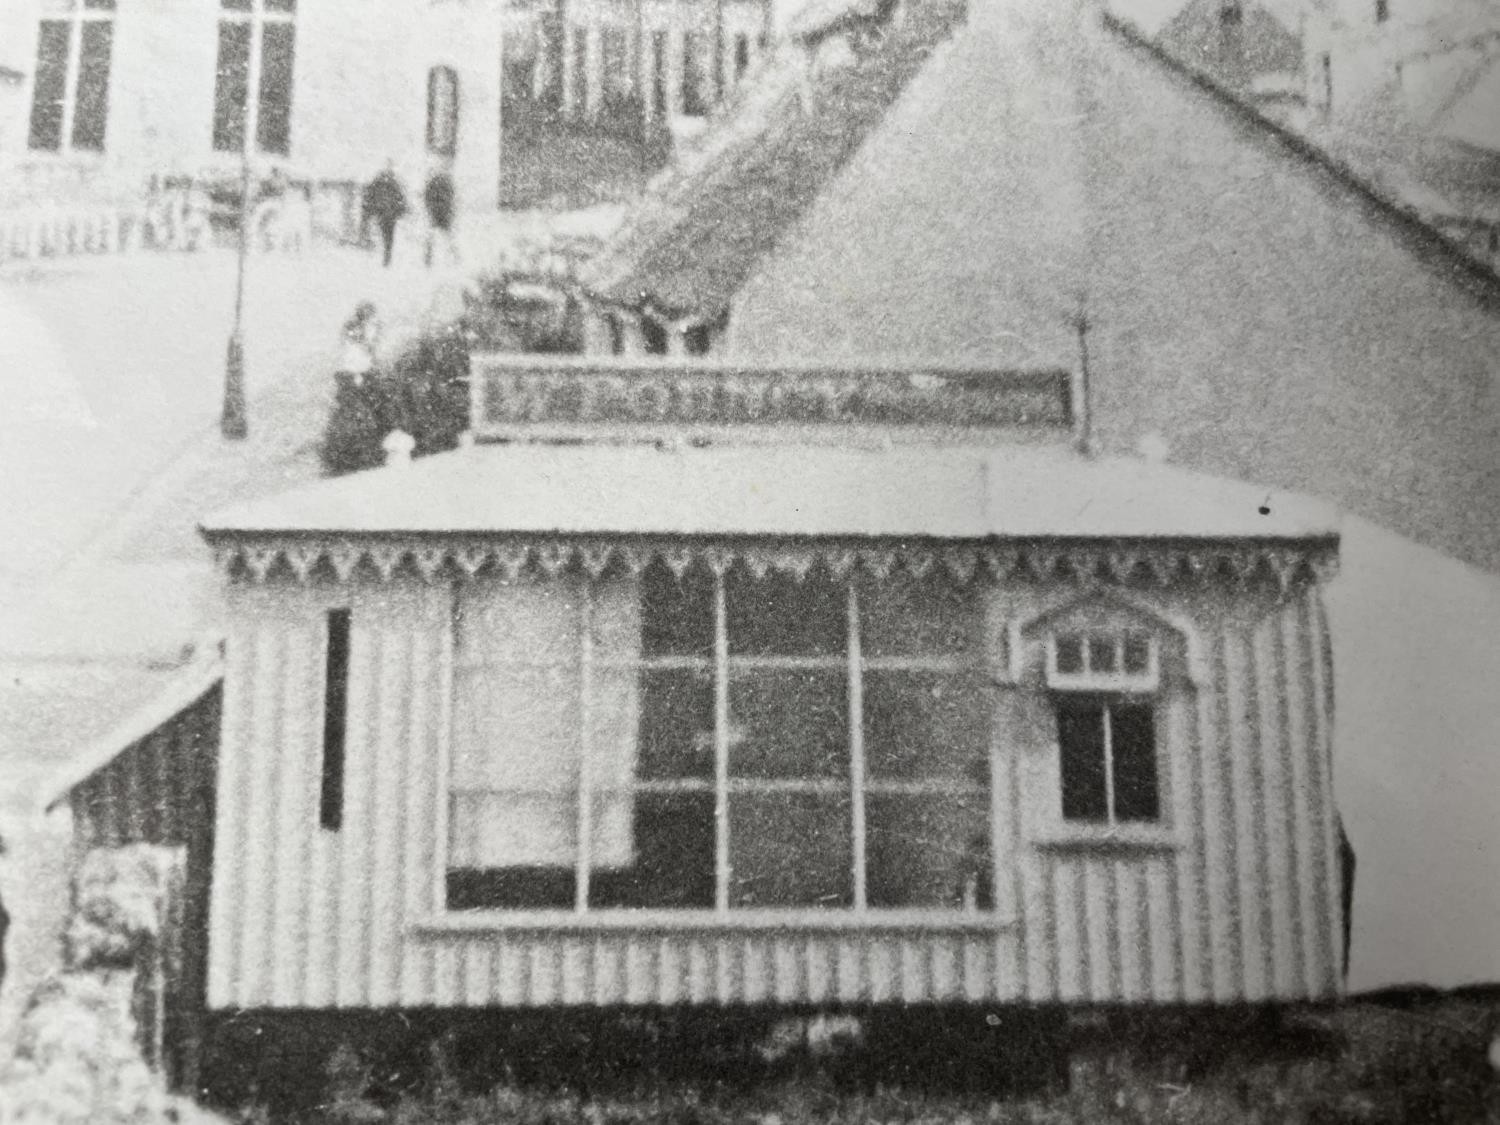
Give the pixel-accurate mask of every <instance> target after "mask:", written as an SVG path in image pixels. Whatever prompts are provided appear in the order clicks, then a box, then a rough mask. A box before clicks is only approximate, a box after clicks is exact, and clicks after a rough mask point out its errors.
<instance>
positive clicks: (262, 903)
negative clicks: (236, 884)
mask: <svg viewBox="0 0 1500 1125" xmlns="http://www.w3.org/2000/svg"><path fill="white" fill-rule="evenodd" d="M284 636H285V631H284V626H283V625H282V624H281V623H280V622H274V621H268V622H265V623H263V624H262V625H261V626H260V627H259V628H258V629H257V630H256V631H255V639H254V642H253V652H254V661H255V674H254V679H253V681H252V685H251V686H252V699H253V701H252V708H253V711H252V720H251V722H252V731H253V742H252V751H251V753H250V754H249V755H247V758H248V759H249V761H248V762H247V765H248V766H249V768H248V769H247V771H246V774H247V776H246V778H245V784H244V785H243V786H242V787H241V790H240V792H239V794H237V796H236V797H235V798H234V799H237V800H240V801H243V802H244V805H245V808H246V811H247V812H248V814H249V816H248V823H247V824H246V826H245V827H246V830H245V832H244V834H243V837H242V839H243V851H242V853H241V855H240V862H241V863H242V864H244V868H245V872H246V875H247V877H246V880H245V891H244V894H243V895H242V896H241V907H240V915H239V925H238V927H237V928H238V930H239V946H240V956H239V962H238V965H237V971H238V975H239V981H240V988H239V992H240V997H241V999H240V1003H242V1004H244V1005H245V1006H247V1007H256V1006H259V1005H263V1004H267V1003H269V1002H270V999H271V996H270V971H269V970H270V966H271V959H272V957H273V956H274V955H275V950H274V949H273V947H272V945H271V932H270V931H271V921H272V919H271V909H272V906H273V897H272V890H273V886H272V885H273V883H274V881H275V867H274V863H275V850H276V843H277V841H276V831H275V827H274V825H275V807H276V790H275V785H276V776H277V773H278V772H279V771H278V768H277V767H278V765H279V759H280V755H279V754H278V752H277V751H278V748H279V746H280V741H281V728H282V720H281V710H282V707H281V703H282V700H281V668H282V651H283V644H282V640H283V637H284Z"/></svg>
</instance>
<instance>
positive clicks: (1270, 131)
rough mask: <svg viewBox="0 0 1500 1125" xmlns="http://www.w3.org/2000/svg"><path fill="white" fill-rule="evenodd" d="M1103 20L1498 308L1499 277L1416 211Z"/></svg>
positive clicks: (1145, 39) (1111, 17) (1114, 21)
mask: <svg viewBox="0 0 1500 1125" xmlns="http://www.w3.org/2000/svg"><path fill="white" fill-rule="evenodd" d="M1100 18H1101V22H1102V24H1103V26H1104V27H1105V29H1106V30H1108V31H1110V32H1112V33H1114V34H1115V35H1116V36H1118V37H1119V38H1120V39H1121V40H1122V41H1124V42H1125V43H1126V44H1128V45H1129V46H1132V47H1134V48H1136V49H1137V50H1139V51H1141V52H1142V53H1144V54H1146V55H1148V56H1149V57H1150V58H1151V59H1153V60H1154V61H1155V62H1156V63H1157V64H1158V65H1160V66H1161V67H1162V68H1163V69H1165V70H1167V71H1169V72H1171V73H1172V74H1175V75H1176V76H1178V77H1179V78H1182V79H1185V80H1187V81H1188V82H1191V83H1192V84H1193V85H1194V86H1196V87H1198V89H1200V90H1202V91H1203V92H1204V93H1205V94H1207V95H1208V96H1209V98H1210V99H1211V100H1213V101H1214V102H1215V103H1216V104H1218V105H1219V106H1220V107H1222V108H1223V109H1226V110H1228V111H1230V112H1231V113H1233V114H1235V115H1236V116H1238V117H1239V118H1240V119H1241V120H1242V121H1244V122H1245V123H1246V124H1248V125H1251V126H1252V127H1254V128H1256V129H1257V130H1258V131H1260V132H1261V133H1262V134H1264V135H1265V136H1266V137H1268V138H1269V139H1271V140H1274V141H1276V142H1278V144H1279V146H1280V147H1281V149H1282V150H1283V151H1284V152H1286V153H1287V154H1288V155H1290V156H1293V157H1295V158H1297V162H1298V163H1301V164H1302V165H1304V166H1307V167H1311V168H1313V169H1316V170H1317V171H1320V172H1322V173H1323V174H1324V175H1325V176H1327V177H1328V178H1329V179H1331V180H1333V181H1334V182H1335V183H1337V184H1339V185H1340V186H1341V187H1342V188H1344V189H1345V190H1346V191H1347V192H1349V193H1350V194H1352V195H1354V196H1356V197H1358V198H1359V199H1360V200H1361V201H1362V202H1363V203H1364V204H1365V205H1366V206H1367V207H1368V208H1369V209H1370V210H1371V211H1373V212H1374V213H1375V215H1376V216H1378V217H1379V218H1380V219H1382V220H1383V221H1384V222H1385V223H1386V224H1387V225H1388V226H1390V227H1391V228H1393V229H1394V230H1395V232H1396V233H1398V234H1399V235H1401V236H1402V237H1403V241H1405V242H1406V244H1407V246H1408V248H1409V249H1412V250H1414V251H1415V252H1417V253H1418V254H1419V255H1420V256H1424V257H1428V258H1434V257H1435V258H1436V259H1437V260H1438V261H1439V262H1441V264H1443V265H1445V266H1447V267H1449V268H1448V269H1447V270H1445V271H1442V272H1443V273H1444V274H1445V276H1447V277H1448V278H1449V279H1450V280H1452V281H1453V283H1454V284H1455V285H1456V286H1457V287H1458V288H1460V289H1462V290H1463V291H1464V292H1465V293H1467V294H1469V295H1470V296H1472V297H1474V298H1476V299H1477V300H1480V301H1482V302H1483V303H1485V304H1486V305H1488V306H1491V307H1493V308H1495V309H1497V310H1500V273H1497V272H1496V271H1495V270H1494V269H1492V268H1490V267H1489V266H1487V265H1485V264H1484V263H1483V262H1481V261H1480V260H1479V259H1477V258H1475V257H1473V256H1472V255H1470V254H1469V253H1467V252H1466V251H1465V250H1464V249H1463V248H1462V247H1461V246H1460V245H1459V244H1458V243H1457V242H1455V241H1454V240H1453V239H1452V238H1450V237H1448V235H1446V234H1444V233H1443V232H1442V231H1441V230H1439V229H1438V228H1437V227H1434V226H1433V225H1432V224H1431V223H1429V222H1427V221H1426V220H1425V219H1423V218H1422V217H1421V215H1420V214H1419V213H1418V212H1417V211H1416V210H1415V208H1412V207H1410V206H1408V205H1406V204H1404V203H1402V202H1401V201H1400V200H1398V199H1396V198H1394V197H1393V196H1391V195H1390V194H1388V193H1387V192H1386V191H1384V190H1383V189H1382V188H1381V187H1379V186H1378V185H1377V184H1376V183H1375V182H1373V181H1372V180H1370V179H1369V178H1367V177H1365V176H1363V175H1361V174H1360V173H1359V172H1357V171H1356V170H1355V169H1354V168H1353V167H1352V166H1351V165H1349V164H1348V163H1347V162H1346V161H1344V160H1342V159H1340V158H1339V157H1337V156H1335V155H1334V154H1333V153H1331V152H1329V151H1328V150H1327V149H1326V148H1324V147H1323V146H1322V145H1319V144H1317V143H1316V142H1314V141H1312V140H1310V139H1308V138H1307V137H1305V136H1303V135H1302V134H1300V133H1298V132H1296V131H1295V130H1293V129H1290V128H1288V127H1287V126H1285V125H1282V124H1281V123H1280V122H1278V121H1275V120H1273V119H1272V118H1270V117H1268V116H1266V115H1265V114H1264V113H1262V112H1261V111H1260V110H1259V109H1258V108H1256V107H1255V106H1254V105H1252V104H1251V103H1249V102H1247V101H1246V100H1244V99H1243V98H1241V97H1239V96H1238V95H1237V94H1235V93H1234V91H1232V90H1230V89H1229V88H1228V87H1226V86H1224V85H1223V84H1222V83H1220V82H1218V81H1217V80H1215V79H1214V78H1213V77H1212V76H1211V75H1209V74H1206V73H1204V72H1203V71H1201V70H1199V69H1198V68H1196V67H1194V66H1191V65H1190V64H1188V63H1186V62H1184V61H1183V60H1181V59H1178V58H1176V57H1174V56H1173V55H1171V54H1170V53H1169V52H1167V51H1165V50H1163V49H1162V47H1161V46H1160V45H1158V44H1157V43H1155V42H1153V41H1152V40H1151V38H1150V37H1149V36H1147V35H1146V34H1145V33H1143V32H1142V31H1141V29H1140V28H1138V27H1136V26H1135V24H1134V23H1132V22H1131V21H1130V20H1128V19H1125V18H1124V17H1121V16H1119V15H1116V14H1115V13H1114V12H1111V11H1108V10H1101V11H1100Z"/></svg>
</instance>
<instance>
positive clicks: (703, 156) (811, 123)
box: [583, 0, 965, 315]
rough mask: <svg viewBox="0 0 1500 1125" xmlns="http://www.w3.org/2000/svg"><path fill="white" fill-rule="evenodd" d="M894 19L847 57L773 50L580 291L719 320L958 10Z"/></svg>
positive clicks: (934, 5)
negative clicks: (707, 313)
mask: <svg viewBox="0 0 1500 1125" xmlns="http://www.w3.org/2000/svg"><path fill="white" fill-rule="evenodd" d="M895 10H896V13H897V14H898V15H899V18H895V17H892V18H890V19H888V20H887V22H886V24H885V25H884V27H883V31H882V33H881V34H879V35H878V36H877V37H876V40H877V41H876V42H874V43H873V44H872V45H870V46H867V47H865V48H862V49H860V50H859V51H856V52H855V53H854V54H853V56H852V57H844V58H833V59H825V60H824V61H823V62H819V61H818V60H817V59H816V58H814V57H813V54H812V53H811V52H810V51H809V49H808V48H806V47H804V46H802V45H801V44H800V43H799V42H798V41H795V40H794V41H791V42H788V43H786V44H783V45H782V46H780V47H779V48H778V50H777V52H776V53H775V55H774V56H773V58H772V60H771V62H770V64H769V65H768V66H767V67H766V68H764V69H763V70H761V71H760V72H759V73H757V74H756V75H755V76H754V77H753V79H752V80H750V81H747V82H746V83H744V85H743V87H742V90H743V93H742V95H741V96H740V97H739V98H738V99H737V100H735V101H734V102H732V103H731V104H730V106H729V107H727V109H726V111H725V113H724V114H723V116H722V117H721V118H719V119H718V120H717V121H716V122H715V123H714V125H713V126H712V127H711V128H710V130H709V131H708V133H707V134H706V135H705V136H704V137H703V138H702V139H701V141H700V143H699V145H698V146H697V147H696V148H694V149H691V150H690V151H688V152H687V153H685V154H684V155H683V157H682V158H681V159H680V160H679V162H678V163H677V164H676V165H674V166H673V167H672V168H671V169H669V170H668V171H667V172H666V173H664V175H663V176H662V177H661V178H659V179H658V180H657V181H656V182H655V183H653V184H652V185H651V187H650V189H649V190H648V192H647V194H646V197H645V199H644V200H642V201H641V203H640V204H639V205H638V206H637V208H636V210H635V211H634V212H633V214H632V216H631V218H630V219H629V220H628V221H627V224H626V227H625V229H624V230H623V231H622V232H621V233H620V235H619V236H618V237H617V238H616V239H614V240H613V242H612V243H611V245H610V246H609V247H608V249H607V250H606V252H605V253H604V254H602V255H600V256H599V257H598V258H597V259H596V260H595V261H594V262H593V263H592V264H591V266H590V267H589V269H588V271H587V272H586V273H585V275H584V279H583V280H584V284H585V286H586V288H587V289H589V290H590V292H591V293H592V294H593V295H594V296H595V297H597V298H600V299H603V300H606V301H610V302H616V303H619V304H624V305H631V306H638V305H651V306H654V307H655V308H656V309H658V310H660V311H662V312H664V313H666V314H668V315H672V314H678V313H689V312H693V311H697V310H702V309H705V308H714V309H717V308H722V307H723V305H724V303H725V302H727V301H728V299H729V297H730V296H732V295H733V294H734V292H735V291H736V290H737V289H738V288H739V286H740V284H741V283H742V282H743V281H744V279H745V276H746V274H747V273H748V272H749V270H750V269H751V267H752V266H753V265H754V263H755V262H756V261H757V260H758V259H759V258H760V257H761V255H763V254H765V253H766V252H767V251H769V250H770V249H771V248H772V247H773V246H774V245H775V244H776V241H777V239H778V238H779V237H780V235H781V232H782V231H783V230H785V229H786V227H787V226H789V225H790V224H791V223H793V222H794V221H795V220H796V218H797V217H798V216H799V215H800V214H801V213H802V211H803V210H804V209H805V208H806V207H807V205H808V204H809V203H811V202H812V200H813V199H815V198H816V197H817V195H818V193H819V192H821V191H822V190H823V188H824V187H825V186H826V185H827V184H828V182H829V180H830V179H831V178H832V177H833V176H834V175H835V174H836V173H837V172H838V170H839V169H840V168H841V167H842V166H843V165H844V163H845V162H846V161H847V160H848V159H849V157H850V156H851V155H852V154H853V153H854V152H855V151H856V150H857V149H858V148H859V146H860V145H861V143H862V142H863V141H864V139H865V137H866V136H867V135H868V133H869V131H870V130H871V129H872V128H874V127H875V126H876V125H878V124H879V123H880V121H881V120H882V118H883V117H884V115H885V113H886V111H887V110H888V109H889V108H890V106H891V105H892V103H894V102H895V100H896V99H897V98H898V97H899V96H900V94H901V92H902V90H903V89H905V87H906V85H907V83H908V82H909V81H910V79H911V77H912V76H913V75H914V74H915V73H917V71H919V70H920V69H921V68H922V67H923V65H924V64H925V63H926V62H927V60H928V58H929V57H930V56H931V54H932V53H933V52H934V51H935V50H936V49H937V48H938V47H939V45H940V44H941V43H942V42H943V41H944V39H946V38H947V37H948V36H949V34H950V33H951V32H952V31H953V29H954V28H955V27H956V26H957V25H958V24H959V23H960V22H961V21H962V20H963V18H964V11H965V7H964V4H963V2H962V0H915V2H908V4H907V5H905V6H902V7H898V8H896V9H895ZM871 11H872V13H874V12H876V11H878V8H877V7H874V6H872V8H871ZM819 26H821V25H819Z"/></svg>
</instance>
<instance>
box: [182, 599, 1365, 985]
mask: <svg viewBox="0 0 1500 1125" xmlns="http://www.w3.org/2000/svg"><path fill="white" fill-rule="evenodd" d="M1074 596H1077V595H1076V591H1075V595H1074ZM1162 597H1163V598H1167V595H1162ZM1257 597H1258V598H1259V599H1260V600H1259V601H1257V602H1256V603H1255V604H1253V605H1250V604H1241V603H1242V602H1245V599H1244V598H1239V597H1237V596H1236V597H1230V596H1227V595H1224V594H1220V595H1218V596H1217V598H1216V599H1215V598H1208V597H1204V598H1200V599H1199V601H1200V603H1201V604H1190V602H1189V601H1185V600H1183V599H1176V600H1175V601H1174V602H1173V604H1174V605H1175V606H1176V608H1177V609H1178V610H1179V612H1180V613H1181V614H1182V615H1183V619H1185V620H1191V621H1193V622H1215V623H1216V624H1209V625H1198V626H1195V628H1196V629H1197V631H1198V633H1199V636H1198V641H1199V642H1200V645H1201V653H1202V660H1201V663H1202V667H1203V673H1202V674H1203V676H1204V680H1203V682H1201V683H1200V684H1199V685H1198V686H1197V687H1196V688H1195V689H1192V690H1190V691H1188V692H1187V693H1186V694H1185V695H1183V696H1182V697H1181V698H1175V697H1174V701H1173V702H1172V703H1171V704H1169V705H1167V706H1165V707H1164V708H1163V709H1162V712H1161V713H1162V716H1163V717H1162V719H1161V723H1162V726H1161V730H1162V732H1163V734H1162V737H1163V738H1164V739H1165V741H1166V743H1167V745H1168V746H1169V747H1170V750H1169V753H1168V755H1167V759H1166V760H1167V762H1168V765H1169V772H1168V776H1167V778H1166V787H1167V790H1168V801H1169V805H1170V807H1171V809H1172V811H1173V817H1174V819H1173V824H1172V827H1173V828H1174V830H1175V832H1176V836H1177V839H1178V844H1177V846H1175V847H1161V846H1158V847H1148V848H1137V847H1116V848H1111V849H1109V850H1102V849H1099V848H1094V849H1092V850H1088V849H1077V848H1056V847H1045V846H1039V845H1038V844H1037V843H1035V842H1034V841H1033V840H1032V838H1031V836H1030V834H1029V829H1028V825H1029V824H1030V823H1031V822H1032V820H1033V819H1034V814H1035V811H1036V806H1037V805H1038V803H1045V802H1048V801H1051V802H1052V803H1054V804H1055V802H1056V792H1055V773H1054V774H1048V773H1047V768H1046V766H1045V764H1044V763H1040V762H1039V760H1037V756H1036V755H1035V754H1033V753H1031V752H1030V751H1028V750H1027V748H1026V746H1027V744H1026V739H1027V738H1031V739H1032V740H1033V749H1035V747H1036V746H1039V745H1041V742H1043V741H1045V732H1046V730H1047V729H1048V728H1047V723H1048V722H1050V721H1051V720H1050V708H1049V706H1048V704H1047V701H1046V699H1045V698H1044V697H1043V698H1040V699H1038V698H1037V697H1036V693H1034V692H1029V693H1028V692H1027V691H1026V690H1024V689H1016V688H1011V689H1002V690H1001V691H999V692H998V693H997V705H996V715H995V719H996V722H995V735H994V738H993V744H992V754H993V764H994V769H995V777H996V786H997V795H996V814H995V815H996V819H997V827H998V829H999V833H998V836H999V842H1000V848H999V850H998V852H997V855H996V862H997V865H998V871H999V880H998V882H999V894H998V896H997V902H998V905H999V907H1000V914H999V916H1000V917H1001V918H1002V919H1006V918H1013V919H1014V921H1015V922H1016V923H1017V924H1016V925H1014V926H1012V927H1009V928H1004V929H1001V930H1000V931H999V932H997V933H976V932H973V931H964V932H940V931H923V930H921V929H920V928H912V929H909V930H907V929H903V930H897V931H880V932H874V933H845V932H830V931H827V930H823V929H802V930H797V929H789V930H782V931H777V932H774V933H765V932H757V931H748V932H747V931H718V930H713V929H712V928H711V927H704V928H702V929H679V928H657V929H654V930H653V929H647V928H643V929H640V930H622V931H615V930H610V931H593V932H591V931H587V930H585V929H581V928H573V927H569V928H567V929H566V930H541V929H527V930H512V931H510V932H503V931H501V930H499V929H496V930H464V931H442V930H440V929H436V928H422V926H421V923H423V922H424V920H427V921H430V920H431V919H432V917H433V916H434V914H435V913H436V912H437V906H438V902H439V900H438V893H439V888H438V886H437V884H438V882H439V880H438V878H437V875H438V862H439V858H438V853H437V843H438V841H439V840H440V839H442V838H443V834H444V828H443V816H444V808H443V806H444V805H445V802H444V801H442V800H441V799H440V791H439V788H438V784H439V778H440V777H441V776H442V774H443V772H444V769H445V759H446V729H447V722H448V706H449V703H448V701H449V696H450V693H451V675H452V671H451V620H450V607H449V591H448V589H447V587H446V586H444V585H443V584H441V583H434V584H425V583H423V582H421V581H419V580H417V579H415V578H413V579H411V580H404V579H399V578H398V579H396V580H393V581H389V582H382V583H374V582H371V583H361V582H359V581H358V580H356V581H355V582H354V583H353V584H352V586H349V587H342V588H341V587H335V586H333V585H327V586H319V585H316V584H314V585H309V586H297V585H292V584H289V583H288V584H282V583H279V582H275V581H272V582H268V583H266V584H263V585H258V586H249V585H246V586H241V587H237V588H236V590H235V592H234V602H235V612H234V622H235V624H234V629H233V632H232V634H231V638H230V641H229V649H228V673H227V676H228V686H227V689H226V695H225V728H224V729H225V739H226V747H227V752H226V754H225V755H224V765H223V769H222V770H221V773H220V788H219V802H220V807H221V809H222V810H223V815H222V816H221V817H220V821H219V826H220V837H219V848H218V853H217V857H216V860H217V862H216V868H215V885H214V899H213V942H212V948H211V972H210V989H209V998H210V1004H211V1005H212V1006H215V1007H344V1006H351V1007H358V1006H394V1005H402V1006H427V1005H439V1006H446V1005H491V1004H499V1005H518V1006H525V1005H545V1004H681V1003H750V1002H782V1003H819V1002H869V1001H884V1000H890V1001H902V1000H904V1001H922V1002H928V1001H938V1000H960V999H967V1000H973V1001H984V1000H1007V999H1030V1000H1036V1001H1048V1000H1064V1001H1090V1002H1130V1001H1154V1002H1179V1001H1185V1002H1202V1001H1221V1002H1228V1001H1237V1000H1257V999H1269V998H1272V997H1279V998H1296V997H1306V996H1326V995H1330V994H1333V993H1334V992H1336V990H1337V987H1338V980H1339V971H1338V962H1337V957H1336V945H1335V942H1336V934H1337V914H1336V901H1337V879H1336V868H1335V866H1334V864H1335V862H1336V854H1335V852H1334V850H1333V840H1334V827H1333V814H1332V804H1331V800H1330V792H1331V790H1330V785H1331V778H1330V775H1329V758H1328V753H1327V741H1328V722H1329V716H1328V710H1327V700H1326V684H1325V676H1326V670H1325V668H1324V666H1323V663H1322V660H1323V658H1322V632H1321V631H1322V629H1323V622H1322V617H1321V610H1320V608H1319V606H1318V603H1317V600H1316V593H1315V591H1314V590H1312V589H1311V588H1307V589H1299V590H1294V591H1293V592H1292V594H1291V595H1290V596H1289V597H1287V598H1286V599H1284V600H1283V599H1279V598H1276V597H1274V596H1273V595H1270V594H1268V593H1267V594H1262V595H1257ZM1039 600H1042V599H1041V595H1040V594H1039V593H1038V591H1037V588H1035V587H1030V588H1028V587H1024V586H1021V587H1017V588H1016V589H1014V590H1012V589H1004V590H1000V591H997V592H996V593H995V594H993V595H992V597H991V607H990V613H991V618H992V623H993V622H995V621H998V620H1000V619H1002V618H1004V617H1006V616H1009V615H1013V614H1021V613H1026V612H1029V611H1034V609H1035V606H1036V604H1037V603H1038V602H1039ZM340 604H348V605H351V606H352V608H353V640H352V652H351V667H350V683H349V688H350V693H349V700H350V715H351V721H350V724H349V730H348V741H347V749H346V780H345V807H344V820H343V826H342V828H341V830H339V831H337V832H331V831H327V830H324V829H321V828H320V827H319V826H318V802H317V795H318V791H319V779H320V768H321V766H320V759H321V746H320V740H321V729H322V727H321V715H322V699H321V690H322V689H321V683H322V677H323V665H322V661H323V620H324V614H325V612H326V610H327V609H328V608H330V607H332V606H335V605H340ZM1028 607H1030V609H1028ZM992 632H999V631H998V630H992ZM1231 719H1238V720H1248V721H1237V722H1231ZM1018 730H1020V731H1023V732H1030V733H1029V734H1025V735H1022V736H1017V735H1016V733H1015V732H1016V731H1018ZM1053 754H1054V757H1055V747H1054V751H1053ZM1054 769H1055V766H1054ZM1049 777H1050V778H1051V779H1052V780H1051V782H1050V783H1048V781H1047V779H1048V778H1049ZM1039 786H1042V787H1041V788H1039Z"/></svg>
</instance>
